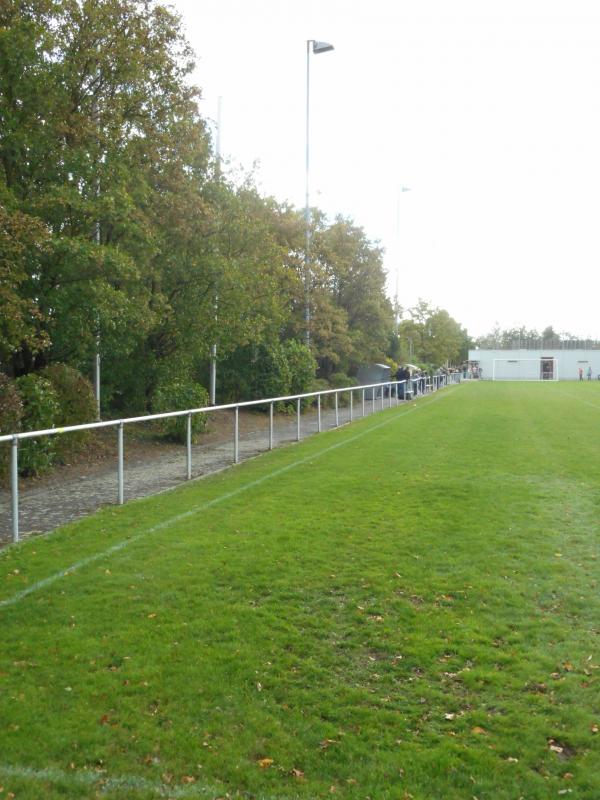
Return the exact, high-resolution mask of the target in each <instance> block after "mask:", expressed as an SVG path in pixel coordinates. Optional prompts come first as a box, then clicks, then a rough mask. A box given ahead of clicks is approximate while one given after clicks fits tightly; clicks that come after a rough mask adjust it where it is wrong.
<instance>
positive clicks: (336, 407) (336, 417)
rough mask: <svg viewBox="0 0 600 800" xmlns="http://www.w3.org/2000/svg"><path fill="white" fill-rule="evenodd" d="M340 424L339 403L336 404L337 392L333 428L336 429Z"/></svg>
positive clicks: (336, 394)
mask: <svg viewBox="0 0 600 800" xmlns="http://www.w3.org/2000/svg"><path fill="white" fill-rule="evenodd" d="M339 424H340V413H339V402H338V392H337V390H336V392H335V427H336V428H337V427H338V425H339Z"/></svg>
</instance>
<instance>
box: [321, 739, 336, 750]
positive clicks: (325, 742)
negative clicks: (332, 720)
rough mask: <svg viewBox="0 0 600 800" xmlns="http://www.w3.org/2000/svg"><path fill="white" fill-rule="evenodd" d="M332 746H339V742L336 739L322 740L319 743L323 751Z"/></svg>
mask: <svg viewBox="0 0 600 800" xmlns="http://www.w3.org/2000/svg"><path fill="white" fill-rule="evenodd" d="M332 744H339V741H338V740H337V739H323V741H322V742H320V745H321V747H322V749H323V750H326V749H327V748H328V747H329V746H330V745H332Z"/></svg>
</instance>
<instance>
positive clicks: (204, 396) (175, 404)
mask: <svg viewBox="0 0 600 800" xmlns="http://www.w3.org/2000/svg"><path fill="white" fill-rule="evenodd" d="M207 405H209V399H208V392H207V391H206V389H205V388H204V386H201V385H200V384H199V383H195V382H194V381H192V380H170V381H168V382H166V383H164V384H159V386H158V387H157V388H156V391H155V392H154V397H153V402H152V410H153V411H154V413H155V414H160V413H163V412H166V411H185V409H187V408H202V407H203V406H207ZM206 421H207V420H206V414H194V415H193V416H192V439H193V440H195V439H197V437H198V435H199V434H200V433H202V431H204V430H205V429H206ZM162 430H163V432H164V434H165V436H167V437H168V438H169V439H172V440H173V441H177V442H185V441H186V439H187V417H185V416H182V417H173V418H171V419H165V420H163V422H162Z"/></svg>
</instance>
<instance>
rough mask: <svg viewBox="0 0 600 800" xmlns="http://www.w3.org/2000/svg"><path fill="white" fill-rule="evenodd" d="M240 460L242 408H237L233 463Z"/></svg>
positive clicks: (234, 422) (234, 424)
mask: <svg viewBox="0 0 600 800" xmlns="http://www.w3.org/2000/svg"><path fill="white" fill-rule="evenodd" d="M239 460H240V407H239V406H236V407H235V413H234V420H233V463H234V464H237V463H238V461H239Z"/></svg>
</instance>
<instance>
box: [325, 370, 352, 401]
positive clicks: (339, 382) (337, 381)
mask: <svg viewBox="0 0 600 800" xmlns="http://www.w3.org/2000/svg"><path fill="white" fill-rule="evenodd" d="M329 384H330V386H331V388H332V389H341V388H343V387H345V386H358V380H357V379H356V378H351V377H350V376H349V375H346V374H345V373H343V372H334V373H333V375H332V376H331V377H330V378H329ZM331 403H332V404H334V403H335V400H334V399H333V397H332V399H331ZM338 404H339V405H340V406H347V405H350V392H340V394H339V395H338Z"/></svg>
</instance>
